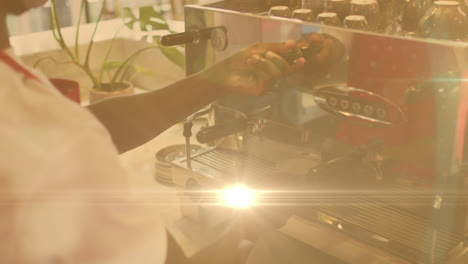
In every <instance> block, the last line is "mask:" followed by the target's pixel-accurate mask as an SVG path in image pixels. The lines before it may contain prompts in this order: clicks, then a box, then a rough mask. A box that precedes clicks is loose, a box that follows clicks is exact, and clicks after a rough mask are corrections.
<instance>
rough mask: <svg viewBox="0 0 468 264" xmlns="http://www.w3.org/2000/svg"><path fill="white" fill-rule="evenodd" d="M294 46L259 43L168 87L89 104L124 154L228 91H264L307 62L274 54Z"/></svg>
mask: <svg viewBox="0 0 468 264" xmlns="http://www.w3.org/2000/svg"><path fill="white" fill-rule="evenodd" d="M293 45H294V43H293V42H286V43H277V44H257V45H254V46H252V47H250V48H248V49H245V50H243V51H241V52H239V53H237V54H235V55H233V56H232V57H230V58H228V59H226V60H224V61H222V62H220V63H218V64H216V65H215V66H213V67H211V68H209V69H207V70H205V71H203V72H201V73H198V74H195V75H193V76H190V77H188V78H186V79H183V80H181V81H179V82H176V83H174V84H171V85H169V86H167V87H165V88H162V89H159V90H156V91H153V92H148V93H144V94H138V95H132V96H122V97H116V98H111V99H108V100H103V101H101V102H98V103H95V104H92V105H90V106H89V107H88V109H89V110H90V111H91V112H93V114H94V115H95V116H96V117H97V118H98V119H99V120H100V121H101V122H102V124H103V125H104V126H105V127H106V128H107V129H108V131H109V132H110V134H111V136H112V138H113V141H114V144H115V145H116V146H117V149H118V150H119V152H121V153H122V152H125V151H128V150H131V149H133V148H136V147H138V146H140V145H142V144H144V143H146V142H148V141H149V140H151V139H153V138H154V137H156V136H157V135H159V134H160V133H162V132H163V131H165V130H166V129H167V128H169V127H171V126H172V125H174V124H175V123H177V122H180V121H182V120H183V119H184V118H185V117H187V116H188V115H190V114H191V113H193V112H195V111H197V110H198V109H200V108H202V107H203V106H205V105H207V104H209V103H211V102H212V101H213V100H215V99H216V98H218V97H220V96H223V95H226V94H228V93H230V92H234V93H238V94H244V95H258V94H261V93H263V92H264V91H265V90H266V89H267V88H268V87H269V86H270V85H271V84H273V83H274V82H275V81H277V80H278V79H280V78H281V77H282V76H283V75H284V73H287V72H292V71H295V70H296V69H298V68H300V67H301V66H302V65H303V64H304V59H299V60H298V61H296V62H295V63H294V64H293V65H288V63H287V62H286V61H285V60H284V59H283V58H281V57H280V56H279V55H277V54H276V53H282V52H286V51H288V50H289V49H290V48H291V47H292V46H293ZM273 52H275V53H273Z"/></svg>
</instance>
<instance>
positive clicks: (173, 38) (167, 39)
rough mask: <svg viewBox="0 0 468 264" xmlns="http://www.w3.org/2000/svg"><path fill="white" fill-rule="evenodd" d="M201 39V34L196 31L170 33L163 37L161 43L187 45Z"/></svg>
mask: <svg viewBox="0 0 468 264" xmlns="http://www.w3.org/2000/svg"><path fill="white" fill-rule="evenodd" d="M199 39H200V34H199V33H198V32H196V31H189V32H183V33H175V34H169V35H165V36H162V37H161V44H162V45H163V46H166V47H171V46H178V45H185V44H190V43H194V42H196V41H197V40H199Z"/></svg>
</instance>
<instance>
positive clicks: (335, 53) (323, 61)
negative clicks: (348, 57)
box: [296, 33, 345, 65]
mask: <svg viewBox="0 0 468 264" xmlns="http://www.w3.org/2000/svg"><path fill="white" fill-rule="evenodd" d="M296 45H297V46H298V47H299V48H305V47H311V48H313V49H314V50H315V49H316V50H319V51H318V53H316V54H313V55H310V56H309V57H307V58H306V60H307V63H308V64H318V65H330V64H332V63H335V62H337V61H338V60H340V59H341V58H342V57H343V55H344V51H345V48H344V45H343V44H342V43H341V42H340V41H339V40H337V39H336V38H334V37H332V36H330V35H328V34H319V33H311V34H308V35H304V36H303V37H302V38H301V39H300V40H299V41H297V44H296Z"/></svg>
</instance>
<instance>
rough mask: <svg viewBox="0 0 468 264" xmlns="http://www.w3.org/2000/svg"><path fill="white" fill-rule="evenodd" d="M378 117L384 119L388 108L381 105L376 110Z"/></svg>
mask: <svg viewBox="0 0 468 264" xmlns="http://www.w3.org/2000/svg"><path fill="white" fill-rule="evenodd" d="M375 113H376V115H377V118H379V119H382V120H384V119H385V118H386V117H387V110H386V109H385V108H382V107H379V108H377V110H376V111H375Z"/></svg>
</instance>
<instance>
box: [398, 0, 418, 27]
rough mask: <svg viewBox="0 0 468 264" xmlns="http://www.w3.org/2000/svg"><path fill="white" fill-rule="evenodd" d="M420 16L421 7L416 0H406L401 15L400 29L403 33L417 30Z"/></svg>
mask: <svg viewBox="0 0 468 264" xmlns="http://www.w3.org/2000/svg"><path fill="white" fill-rule="evenodd" d="M421 16H422V8H421V6H420V4H419V1H418V0H406V1H405V5H404V6H403V14H402V16H401V29H402V31H403V32H404V34H408V33H414V34H417V32H418V23H419V20H420V19H421Z"/></svg>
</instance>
